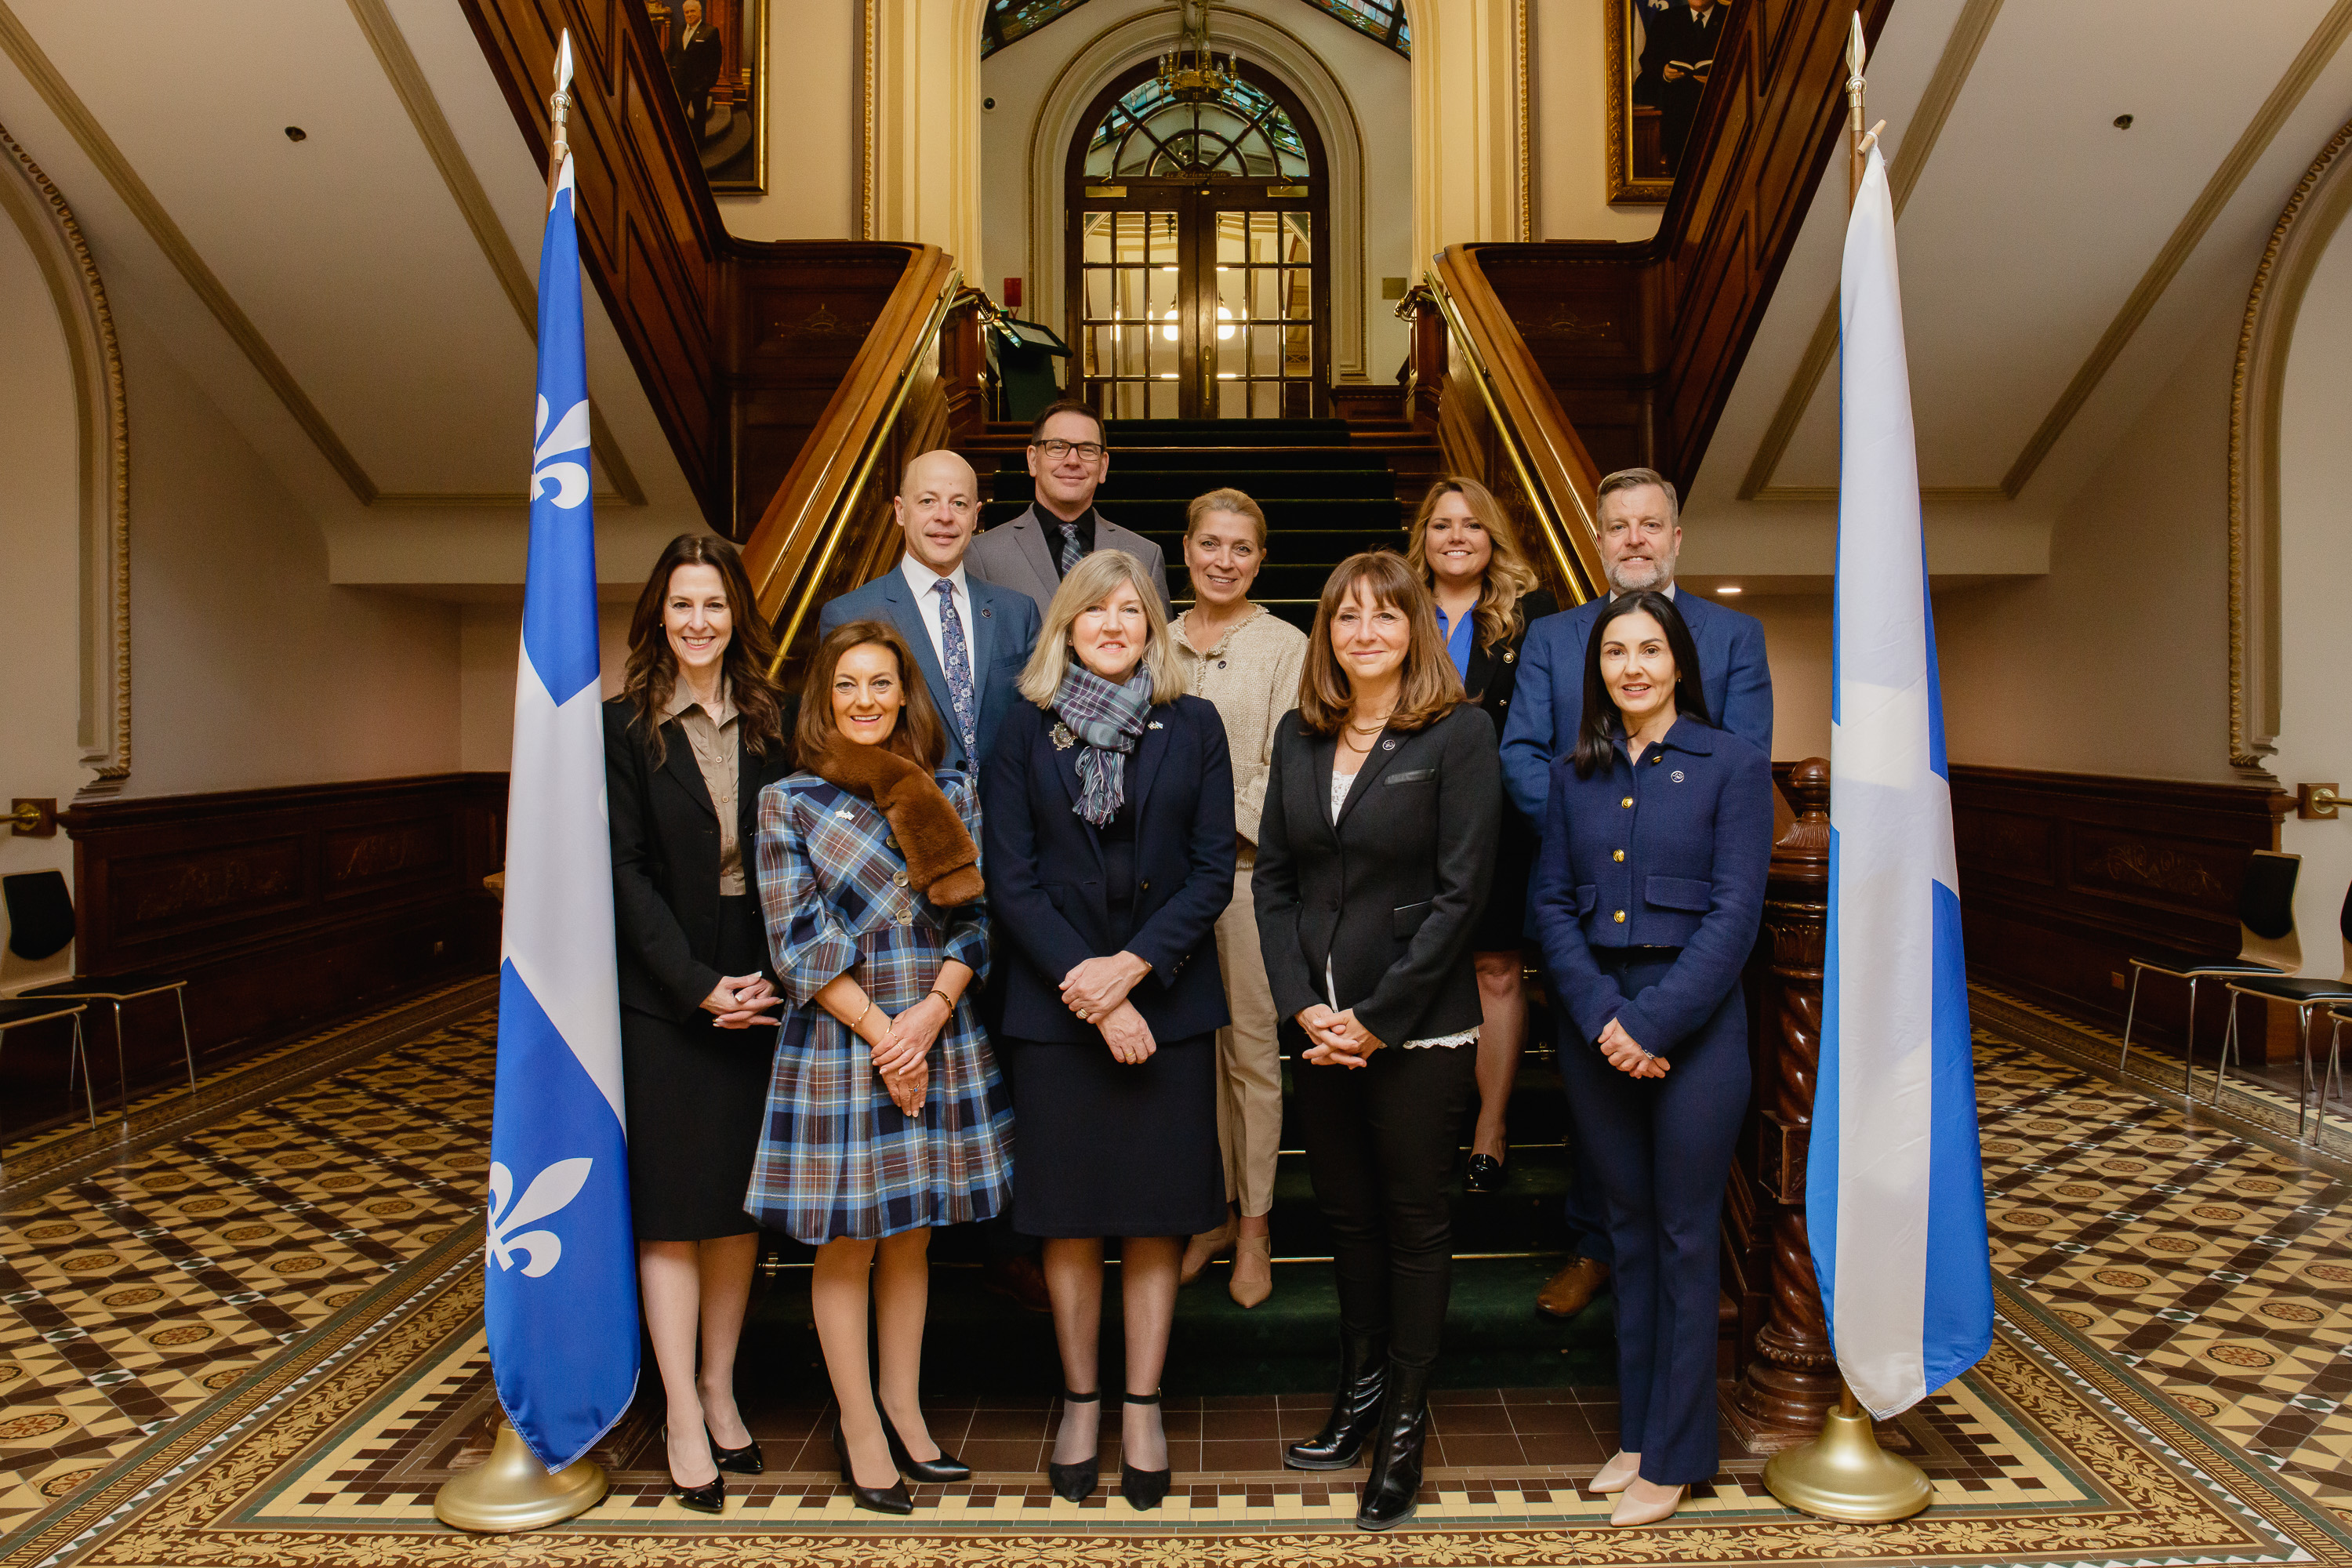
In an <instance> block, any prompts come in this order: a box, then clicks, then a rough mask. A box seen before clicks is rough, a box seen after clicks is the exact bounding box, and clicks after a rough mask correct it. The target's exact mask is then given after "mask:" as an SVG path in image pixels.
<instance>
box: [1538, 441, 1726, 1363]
mask: <svg viewBox="0 0 2352 1568" xmlns="http://www.w3.org/2000/svg"><path fill="white" fill-rule="evenodd" d="M1598 493H1599V510H1600V522H1601V540H1600V542H1601V570H1602V571H1603V572H1604V573H1605V574H1607V576H1608V579H1609V592H1610V596H1611V597H1612V598H1614V597H1616V596H1617V595H1620V594H1630V593H1633V591H1634V590H1636V589H1642V588H1647V589H1652V590H1654V591H1655V592H1658V593H1661V594H1664V595H1668V596H1669V597H1671V598H1672V599H1673V600H1674V602H1675V609H1677V610H1679V611H1680V612H1681V613H1682V617H1683V621H1684V623H1685V625H1687V626H1689V627H1690V634H1691V640H1692V641H1693V642H1695V643H1696V644H1697V645H1698V665H1699V676H1700V679H1701V682H1702V684H1703V685H1704V686H1705V688H1706V709H1707V711H1708V712H1709V713H1711V714H1713V715H1715V716H1716V722H1717V725H1718V726H1719V727H1720V728H1722V729H1726V730H1728V731H1731V732H1732V733H1733V734H1735V735H1738V736H1739V737H1740V738H1741V739H1743V740H1746V741H1748V742H1751V743H1752V744H1754V745H1755V746H1756V747H1757V748H1758V749H1759V750H1760V751H1762V752H1763V753H1764V754H1765V755H1766V756H1768V757H1769V756H1770V755H1771V754H1772V671H1771V668H1770V667H1769V666H1768V665H1767V664H1766V663H1765V661H1764V626H1763V624H1762V623H1761V622H1759V621H1758V620H1757V619H1756V617H1755V616H1748V615H1742V614H1741V613H1740V612H1738V610H1735V609H1732V608H1730V607H1728V606H1727V605H1718V604H1716V603H1714V602H1713V601H1711V600H1707V599H1702V598H1700V597H1699V596H1698V595H1691V596H1690V597H1689V598H1687V599H1685V598H1684V597H1683V596H1682V595H1680V594H1678V593H1676V592H1675V561H1676V559H1677V558H1678V557H1679V556H1680V555H1681V554H1682V548H1683V531H1682V521H1681V516H1680V513H1679V510H1678V508H1677V505H1676V502H1675V487H1674V486H1672V485H1670V484H1668V483H1667V482H1666V480H1665V479H1664V477H1663V476H1662V475H1660V474H1659V473H1658V472H1657V470H1656V469H1654V468H1621V469H1619V470H1618V471H1617V472H1615V473H1613V474H1611V475H1610V476H1609V477H1608V478H1606V479H1602V480H1601V488H1600V490H1599V492H1598ZM1601 604H1602V601H1601V600H1599V599H1592V600H1590V601H1588V602H1586V603H1584V604H1581V605H1578V606H1577V607H1576V608H1574V609H1572V610H1563V611H1562V612H1560V613H1559V615H1556V616H1544V617H1543V618H1542V619H1541V620H1539V621H1538V622H1536V623H1535V624H1534V625H1533V626H1529V627H1528V638H1527V642H1526V644H1525V646H1524V647H1523V648H1522V649H1521V651H1520V654H1519V680H1518V690H1517V697H1516V699H1515V700H1513V702H1512V705H1511V717H1510V720H1509V722H1508V723H1507V726H1506V727H1505V729H1504V731H1503V784H1504V788H1505V789H1506V790H1507V792H1508V793H1509V795H1510V797H1511V803H1512V804H1513V805H1516V806H1517V807H1518V808H1519V809H1520V810H1521V811H1523V812H1525V813H1526V814H1527V815H1528V819H1529V820H1530V821H1533V822H1542V821H1544V820H1545V809H1546V807H1547V806H1548V805H1549V795H1550V793H1551V765H1552V763H1554V762H1555V761H1557V760H1558V759H1559V758H1561V757H1564V756H1566V755H1567V754H1568V753H1570V752H1573V751H1574V750H1575V749H1576V737H1577V730H1578V727H1579V726H1580V725H1581V724H1582V723H1583V721H1584V662H1585V646H1584V645H1585V643H1586V642H1587V641H1588V640H1589V639H1590V638H1591V635H1592V624H1593V622H1595V621H1597V620H1599V619H1600V618H1601ZM1546 852H1547V853H1549V847H1547V849H1546ZM1563 1045H1565V1042H1563ZM1568 1223H1569V1228H1570V1231H1571V1232H1573V1233H1574V1240H1573V1242H1572V1244H1571V1249H1570V1258H1569V1262H1568V1265H1567V1267H1565V1268H1562V1269H1560V1270H1559V1273H1557V1274H1555V1275H1553V1276H1552V1278H1551V1280H1550V1282H1549V1284H1547V1285H1545V1286H1544V1288H1543V1289H1542V1290H1541V1291H1540V1292H1538V1295H1537V1297H1536V1306H1537V1308H1538V1310H1541V1311H1543V1312H1544V1313H1546V1314H1547V1315H1549V1316H1551V1317H1558V1318H1572V1317H1574V1316H1575V1315H1576V1314H1577V1313H1578V1312H1580V1311H1581V1310H1583V1309H1584V1306H1585V1304H1586V1303H1587V1302H1589V1301H1591V1300H1592V1298H1593V1296H1594V1295H1595V1294H1596V1293H1597V1292H1598V1291H1599V1290H1600V1289H1601V1286H1602V1285H1603V1284H1605V1283H1607V1281H1608V1279H1609V1265H1610V1261H1611V1256H1610V1247H1609V1231H1608V1226H1607V1224H1606V1222H1605V1221H1604V1219H1603V1217H1602V1215H1601V1204H1600V1192H1599V1189H1598V1187H1597V1186H1596V1185H1595V1184H1593V1183H1592V1181H1591V1179H1590V1178H1589V1177H1588V1176H1587V1175H1586V1173H1585V1171H1584V1168H1583V1163H1582V1161H1581V1160H1580V1161H1579V1162H1578V1164H1577V1167H1576V1169H1575V1171H1574V1172H1573V1173H1572V1174H1571V1176H1570V1182H1569V1190H1568Z"/></svg>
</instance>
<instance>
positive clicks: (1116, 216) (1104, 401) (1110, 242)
mask: <svg viewBox="0 0 2352 1568" xmlns="http://www.w3.org/2000/svg"><path fill="white" fill-rule="evenodd" d="M1074 216H1075V217H1076V221H1077V223H1078V224H1079V225H1080V231H1079V237H1078V279H1079V289H1078V311H1079V316H1078V339H1079V342H1078V353H1079V357H1080V374H1082V375H1083V376H1084V377H1085V378H1086V381H1087V387H1088V393H1089V396H1090V398H1091V399H1092V400H1093V401H1094V402H1095V403H1096V405H1097V406H1098V407H1100V408H1101V409H1102V410H1103V411H1104V413H1105V414H1107V415H1108V416H1110V417H1111V418H1113V419H1172V418H1175V417H1177V416H1178V413H1179V410H1180V405H1181V403H1182V402H1183V397H1182V394H1181V389H1182V386H1183V379H1182V377H1183V371H1182V364H1183V362H1184V360H1185V359H1186V357H1187V356H1186V355H1185V353H1184V352H1183V350H1184V347H1185V345H1184V342H1183V338H1184V336H1185V334H1184V332H1183V331H1182V326H1183V323H1182V321H1181V294H1182V289H1181V283H1182V272H1181V257H1180V255H1179V252H1180V250H1181V241H1182V229H1181V224H1180V222H1179V220H1178V216H1177V215H1176V214H1175V213H1174V212H1172V211H1138V212H1080V213H1077V214H1076V215H1074Z"/></svg>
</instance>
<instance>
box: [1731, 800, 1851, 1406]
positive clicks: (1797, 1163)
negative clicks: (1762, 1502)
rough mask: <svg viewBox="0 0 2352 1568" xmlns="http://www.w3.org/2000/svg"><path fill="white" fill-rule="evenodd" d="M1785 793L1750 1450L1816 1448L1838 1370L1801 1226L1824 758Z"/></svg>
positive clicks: (1824, 851) (1762, 1058)
mask: <svg viewBox="0 0 2352 1568" xmlns="http://www.w3.org/2000/svg"><path fill="white" fill-rule="evenodd" d="M1788 796H1789V801H1790V805H1791V806H1792V807H1793V808H1794V809H1795V811H1796V814H1797V815H1796V821H1795V822H1794V823H1793V824H1792V825H1791V826H1790V827H1789V829H1788V830H1787V831H1786V832H1785V833H1783V834H1782V835H1781V836H1780V840H1779V841H1778V842H1777V843H1775V844H1774V845H1773V847H1772V871H1771V879H1770V882H1769V887H1768V888H1767V890H1766V893H1765V903H1764V929H1765V933H1766V937H1767V939H1768V940H1769V942H1770V944H1771V954H1772V958H1771V966H1770V970H1769V980H1768V982H1767V984H1765V985H1764V986H1763V988H1762V997H1761V1002H1762V1006H1761V1010H1760V1011H1761V1016H1759V1019H1758V1020H1757V1029H1756V1033H1757V1038H1758V1049H1757V1055H1756V1099H1757V1111H1758V1118H1757V1131H1756V1136H1757V1147H1756V1149H1755V1151H1754V1162H1755V1164H1754V1175H1755V1181H1756V1184H1757V1185H1758V1187H1759V1201H1761V1202H1762V1203H1763V1204H1765V1205H1768V1208H1769V1213H1768V1215H1765V1216H1764V1218H1765V1221H1766V1225H1765V1228H1766V1230H1767V1232H1768V1234H1769V1238H1770V1247H1769V1281H1770V1304H1769V1310H1768V1311H1767V1314H1766V1317H1765V1321H1764V1324H1763V1327H1762V1328H1761V1329H1760V1330H1759V1331H1758V1332H1757V1335H1756V1341H1755V1344H1754V1347H1753V1350H1752V1351H1751V1352H1750V1353H1749V1354H1748V1358H1747V1367H1746V1370H1745V1371H1744V1372H1743V1373H1741V1375H1740V1378H1739V1382H1738V1384H1737V1385H1736V1386H1735V1387H1734V1389H1733V1391H1732V1395H1731V1421H1732V1426H1733V1427H1734V1428H1735V1429H1736V1430H1737V1431H1738V1433H1739V1436H1740V1437H1741V1438H1742V1440H1744V1441H1745V1442H1746V1444H1747V1446H1748V1450H1749V1451H1750V1452H1752V1453H1771V1452H1776V1451H1778V1450H1780V1449H1782V1448H1789V1447H1795V1446H1796V1445H1798V1444H1800V1443H1804V1442H1809V1441H1811V1439H1812V1437H1813V1436H1815V1434H1817V1433H1818V1432H1819V1431H1820V1430H1821V1426H1822V1416H1823V1415H1826V1414H1827V1413H1828V1412H1829V1409H1830V1407H1831V1406H1832V1405H1835V1404H1836V1403H1837V1400H1838V1375H1837V1363H1836V1362H1835V1360H1834V1359H1833V1358H1832V1355H1831V1353H1830V1335H1829V1325H1828V1323H1827V1322H1826V1321H1824V1320H1823V1318H1822V1290H1821V1286H1820V1284H1819V1282H1818V1281H1816V1280H1815V1279H1814V1278H1813V1255H1812V1245H1811V1237H1810V1236H1809V1234H1808V1232H1807V1229H1806V1226H1805V1158H1806V1152H1807V1150H1808V1147H1809V1143H1810V1136H1811V1130H1812V1121H1813V1079H1814V1076H1815V1074H1816V1072H1817V1071H1818V1069H1819V1068H1820V1066H1821V1044H1822V961H1823V956H1824V954H1825V953H1826V952H1827V947H1828V937H1829V903H1828V900H1829V877H1830V765H1829V763H1825V762H1823V761H1822V759H1820V758H1819V757H1814V758H1811V759H1809V760H1807V761H1805V762H1801V763H1798V764H1797V765H1796V766H1795V768H1794V769H1792V770H1791V771H1790V775H1789V783H1788ZM1742 1163H1746V1162H1745V1161H1743V1162H1742Z"/></svg>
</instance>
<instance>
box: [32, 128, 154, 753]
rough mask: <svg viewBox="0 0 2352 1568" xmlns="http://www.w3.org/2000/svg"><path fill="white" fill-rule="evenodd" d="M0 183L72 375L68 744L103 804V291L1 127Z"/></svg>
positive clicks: (124, 545)
mask: <svg viewBox="0 0 2352 1568" xmlns="http://www.w3.org/2000/svg"><path fill="white" fill-rule="evenodd" d="M0 149H5V153H6V154H7V160H8V166H9V170H10V174H11V176H12V177H7V178H0V207H5V208H6V209H7V212H8V216H9V217H10V218H11V219H12V220H14V222H15V223H16V227H17V229H18V230H19V232H21V233H22V234H23V235H24V237H25V243H26V245H27V246H28V247H31V249H32V252H33V255H34V257H35V258H36V260H37V262H38V263H39V266H40V268H41V275H42V278H43V279H44V280H45V281H46V282H47V284H48V286H49V294H50V297H51V298H52V300H54V301H55V302H56V304H57V308H58V325H59V326H60V327H61V328H62V329H63V331H64V333H65V340H66V351H67V355H68V360H69V361H70V363H71V364H72V366H73V378H74V400H75V404H76V407H75V411H74V412H75V435H76V443H75V444H76V447H77V458H78V461H77V464H76V468H77V472H76V482H75V489H76V490H77V492H78V495H79V509H78V510H79V514H80V515H79V530H78V531H79V535H80V538H79V550H78V552H77V554H78V557H79V574H78V575H79V592H78V595H77V605H78V613H77V615H76V617H75V619H76V622H77V639H76V640H77V642H78V644H79V654H80V659H79V663H80V670H79V698H78V701H77V704H76V709H77V718H76V725H75V728H76V736H75V738H76V741H77V742H78V743H79V746H80V749H81V764H82V766H84V767H86V768H91V769H94V770H96V773H97V777H96V778H94V779H93V780H91V781H90V783H89V784H87V785H85V786H84V787H83V789H82V791H81V793H80V795H79V796H77V799H78V800H88V799H89V798H91V797H92V796H95V795H110V794H112V793H113V792H114V791H116V790H118V789H120V788H121V787H122V783H123V781H124V780H125V779H127V778H129V777H130V776H131V418H130V405H129V402H128V399H127V398H126V396H125V394H124V391H123V384H122V351H121V345H120V344H119V343H117V342H116V341H115V336H114V313H113V311H112V310H110V309H109V308H108V306H107V303H106V285H105V283H104V282H103V281H102V280H101V279H100V277H99V274H98V261H97V258H94V257H93V256H91V255H90V250H89V240H88V239H87V238H86V237H84V236H83V234H82V231H81V226H80V225H79V223H77V222H75V221H74V216H73V211H72V209H71V208H69V207H68V206H67V205H66V199H65V195H64V194H63V193H62V192H60V191H59V190H58V187H57V185H56V184H54V183H52V182H51V180H50V179H49V177H48V175H47V174H43V173H42V172H41V169H40V166H39V165H38V164H37V163H34V162H33V160H32V157H31V155H30V154H29V153H26V151H25V149H24V148H23V147H21V146H19V145H17V143H16V138H15V137H13V136H11V135H10V134H9V133H8V131H7V128H6V127H5V126H0Z"/></svg>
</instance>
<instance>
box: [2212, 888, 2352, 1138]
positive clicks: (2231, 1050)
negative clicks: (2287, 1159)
mask: <svg viewBox="0 0 2352 1568" xmlns="http://www.w3.org/2000/svg"><path fill="white" fill-rule="evenodd" d="M2336 927H2337V929H2338V931H2340V932H2341V934H2342V935H2343V938H2344V973H2343V975H2342V976H2341V977H2340V978H2338V979H2335V980H2318V979H2313V978H2310V977H2308V976H2296V975H2284V974H2283V975H2273V976H2269V977H2260V978H2247V979H2239V980H2232V981H2231V982H2230V983H2229V988H2230V1026H2229V1028H2228V1030H2227V1031H2226V1032H2225V1033H2224V1034H2223V1035H2222V1037H2221V1061H2220V1062H2219V1063H2217V1064H2216V1065H2215V1067H2214V1068H2213V1103H2214V1104H2216V1105H2219V1104H2221V1079H2222V1077H2223V1076H2224V1075H2225V1074H2227V1073H2228V1072H2229V1070H2230V1058H2231V1057H2233V1056H2236V1055H2237V1054H2238V998H2239V997H2241V996H2253V997H2258V998H2260V999H2262V1000H2263V1001H2266V1002H2286V1003H2290V1004H2292V1005H2294V1009H2295V1024H2296V1026H2295V1059H2296V1060H2297V1061H2299V1062H2300V1063H2301V1064H2302V1067H2303V1074H2302V1077H2301V1079H2299V1080H2298V1086H2297V1091H2296V1096H2295V1105H2294V1135H2295V1139H2296V1141H2297V1142H2301V1141H2302V1139H2303V1124H2304V1118H2305V1107H2306V1106H2307V1105H2309V1103H2310V1101H2311V1089H2312V1078H2313V1068H2312V1061H2311V1016H2312V1014H2314V1013H2315V1012H2317V1011H2318V1010H2319V1009H2320V1008H2321V1007H2328V1006H2330V1005H2331V1004H2333V1005H2341V1004H2344V1003H2352V888H2347V889H2345V893H2344V910H2343V912H2342V913H2341V914H2339V915H2338V916H2337V917H2336ZM2332 1010H2334V1009H2333V1007H2331V1011H2332ZM2338 1028H2339V1029H2340V1028H2341V1023H2340V1021H2339V1024H2338ZM2328 1068H2329V1070H2330V1071H2331V1072H2332V1071H2334V1070H2335V1068H2336V1049H2335V1046H2334V1044H2333V1043H2332V1042H2331V1044H2330V1046H2329V1047H2328ZM2319 1115H2320V1125H2321V1126H2325V1125H2326V1116H2327V1085H2326V1079H2324V1078H2323V1079H2320V1084H2319Z"/></svg>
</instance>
